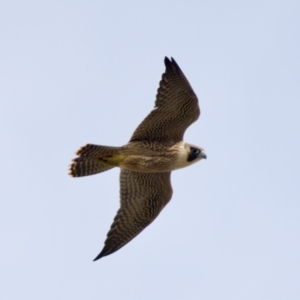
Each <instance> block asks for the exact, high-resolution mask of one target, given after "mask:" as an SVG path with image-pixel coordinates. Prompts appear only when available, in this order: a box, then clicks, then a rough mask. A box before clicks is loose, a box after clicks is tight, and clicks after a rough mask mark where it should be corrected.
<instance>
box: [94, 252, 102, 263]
mask: <svg viewBox="0 0 300 300" xmlns="http://www.w3.org/2000/svg"><path fill="white" fill-rule="evenodd" d="M101 257H103V255H102V252H100V253H99V254H98V255H97V256H96V257H95V258H94V259H93V261H97V260H98V259H100V258H101Z"/></svg>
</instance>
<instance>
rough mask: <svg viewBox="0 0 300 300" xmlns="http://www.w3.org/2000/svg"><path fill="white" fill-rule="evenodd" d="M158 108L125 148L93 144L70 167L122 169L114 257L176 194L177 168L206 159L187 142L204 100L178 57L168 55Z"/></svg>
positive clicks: (81, 171)
mask: <svg viewBox="0 0 300 300" xmlns="http://www.w3.org/2000/svg"><path fill="white" fill-rule="evenodd" d="M165 65H166V72H165V73H164V74H163V75H162V80H161V82H160V87H159V89H158V93H157V96H156V102H155V108H154V109H153V110H152V111H151V112H150V114H149V115H148V116H147V117H146V119H145V120H144V121H143V122H142V123H141V124H140V125H139V126H138V128H137V129H136V130H135V132H134V133H133V135H132V137H131V139H130V141H129V143H128V144H127V145H124V146H122V147H109V146H97V145H91V144H88V145H86V146H84V147H82V148H80V149H79V150H78V151H77V153H76V154H77V155H78V157H77V158H75V159H74V160H73V163H72V164H71V166H70V175H71V176H73V177H79V176H86V175H92V174H97V173H100V172H104V171H107V170H109V169H111V168H113V167H120V168H121V174H120V198H121V203H120V204H121V205H120V209H119V210H118V212H117V215H116V217H115V219H114V222H113V224H112V226H111V228H110V231H109V232H108V235H107V239H106V241H105V246H104V248H103V250H102V251H101V253H100V254H99V255H98V256H97V257H96V258H95V260H96V259H99V258H101V257H103V256H106V255H109V254H111V253H113V252H115V251H117V250H119V249H120V248H121V247H123V246H124V245H125V244H127V243H128V242H129V241H130V240H132V239H133V238H134V237H135V236H136V235H137V234H139V233H140V232H141V231H142V230H143V229H144V228H145V227H146V226H147V225H149V224H150V223H151V222H152V221H153V220H154V219H155V218H156V216H157V215H158V214H159V213H160V211H161V210H162V209H163V208H164V206H165V205H166V204H167V203H168V201H169V200H170V199H171V197H172V187H171V183H170V175H171V171H173V170H176V169H179V168H183V167H186V166H189V165H191V164H193V163H195V162H197V161H199V160H200V159H202V158H206V154H205V153H204V150H203V149H202V148H200V147H197V146H193V145H190V144H187V143H185V142H183V135H184V132H185V130H186V128H187V127H188V126H189V125H190V124H191V123H193V122H194V121H196V120H197V119H198V117H199V115H200V109H199V105H198V99H197V97H196V95H195V93H194V92H193V90H192V88H191V86H190V85H189V83H188V81H187V79H186V78H185V76H184V75H183V73H182V71H181V70H180V68H179V66H178V65H177V63H176V62H175V60H174V59H172V60H171V61H170V60H169V59H168V58H165Z"/></svg>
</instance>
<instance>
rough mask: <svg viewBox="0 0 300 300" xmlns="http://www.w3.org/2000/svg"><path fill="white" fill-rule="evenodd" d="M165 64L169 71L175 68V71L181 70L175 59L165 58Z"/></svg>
mask: <svg viewBox="0 0 300 300" xmlns="http://www.w3.org/2000/svg"><path fill="white" fill-rule="evenodd" d="M164 62H165V66H166V68H167V69H170V70H172V69H173V70H174V68H175V70H178V69H179V70H180V68H179V66H178V64H177V62H176V60H175V59H174V58H173V57H171V59H169V58H168V57H167V56H165V59H164Z"/></svg>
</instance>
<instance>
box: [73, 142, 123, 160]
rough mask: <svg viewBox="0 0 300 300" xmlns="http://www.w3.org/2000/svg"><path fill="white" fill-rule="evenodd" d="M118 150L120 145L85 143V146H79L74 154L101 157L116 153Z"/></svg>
mask: <svg viewBox="0 0 300 300" xmlns="http://www.w3.org/2000/svg"><path fill="white" fill-rule="evenodd" d="M119 151H120V147H110V146H99V145H93V144H87V145H85V146H82V147H80V148H79V149H78V150H77V151H76V153H75V154H76V155H79V156H92V157H103V156H107V155H113V154H117V153H119Z"/></svg>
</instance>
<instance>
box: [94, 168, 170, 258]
mask: <svg viewBox="0 0 300 300" xmlns="http://www.w3.org/2000/svg"><path fill="white" fill-rule="evenodd" d="M170 175H171V173H170V172H169V173H141V172H133V171H129V170H125V169H121V174H120V185H121V186H120V197H121V206H120V209H119V210H118V212H117V215H116V216H115V218H114V221H113V223H112V225H111V228H110V230H109V232H108V234H107V238H106V241H105V245H104V247H103V249H102V251H101V252H100V254H99V255H98V256H97V257H96V258H95V259H94V260H97V259H99V258H101V257H103V256H106V255H109V254H112V253H114V252H115V251H117V250H119V249H120V248H122V247H123V246H124V245H126V244H127V243H128V242H130V241H131V240H132V239H133V238H134V237H136V236H137V235H138V234H139V233H140V232H141V231H142V230H143V229H145V228H146V227H147V226H148V225H149V224H150V223H151V222H152V221H153V220H154V219H155V218H156V217H157V216H158V214H159V213H160V212H161V210H162V209H163V208H164V207H165V205H166V204H167V203H168V202H169V201H170V199H171V197H172V187H171V182H170Z"/></svg>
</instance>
